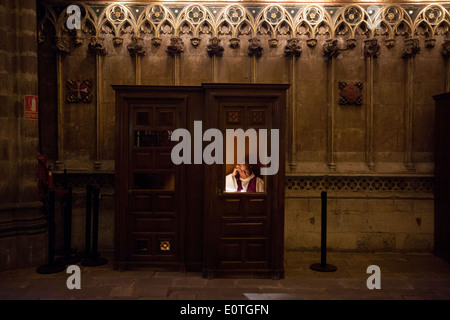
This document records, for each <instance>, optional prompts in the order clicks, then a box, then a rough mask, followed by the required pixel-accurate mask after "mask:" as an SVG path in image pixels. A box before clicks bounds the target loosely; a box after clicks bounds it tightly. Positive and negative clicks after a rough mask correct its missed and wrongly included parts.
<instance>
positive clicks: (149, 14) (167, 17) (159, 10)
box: [137, 4, 176, 39]
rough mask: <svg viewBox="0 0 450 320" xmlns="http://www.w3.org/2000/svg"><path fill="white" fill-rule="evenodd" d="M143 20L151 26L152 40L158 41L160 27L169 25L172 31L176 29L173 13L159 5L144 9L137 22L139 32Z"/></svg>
mask: <svg viewBox="0 0 450 320" xmlns="http://www.w3.org/2000/svg"><path fill="white" fill-rule="evenodd" d="M144 20H146V21H148V23H149V24H150V25H151V26H152V28H153V33H154V34H153V36H154V39H159V37H160V34H161V29H162V26H166V25H170V26H171V28H172V29H175V27H176V19H175V17H174V16H173V13H172V12H171V11H170V10H169V9H167V8H166V7H165V6H164V5H161V4H152V5H149V6H147V7H146V8H145V10H144V12H143V13H142V14H141V15H140V16H139V19H138V21H137V29H138V30H141V28H142V26H144V24H145V22H144ZM172 31H173V30H172Z"/></svg>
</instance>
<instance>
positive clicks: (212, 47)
mask: <svg viewBox="0 0 450 320" xmlns="http://www.w3.org/2000/svg"><path fill="white" fill-rule="evenodd" d="M223 50H224V49H223V47H222V46H221V45H220V39H219V38H217V37H213V38H211V39H210V40H209V44H208V45H207V46H206V51H207V52H208V55H209V56H210V57H213V56H217V57H221V56H222V54H223Z"/></svg>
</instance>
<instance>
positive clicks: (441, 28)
mask: <svg viewBox="0 0 450 320" xmlns="http://www.w3.org/2000/svg"><path fill="white" fill-rule="evenodd" d="M434 34H435V35H445V36H446V37H448V36H450V18H448V19H444V20H443V21H441V22H440V23H439V24H437V25H436V26H435V27H434Z"/></svg>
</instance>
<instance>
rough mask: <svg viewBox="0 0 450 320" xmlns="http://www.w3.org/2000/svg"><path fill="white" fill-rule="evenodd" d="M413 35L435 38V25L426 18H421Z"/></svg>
mask: <svg viewBox="0 0 450 320" xmlns="http://www.w3.org/2000/svg"><path fill="white" fill-rule="evenodd" d="M413 36H425V38H427V39H429V38H434V29H433V27H432V26H431V25H430V24H429V23H428V22H427V21H425V20H421V21H419V22H418V24H417V25H415V26H414V32H413Z"/></svg>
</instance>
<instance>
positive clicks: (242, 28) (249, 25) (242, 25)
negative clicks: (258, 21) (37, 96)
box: [236, 19, 256, 37]
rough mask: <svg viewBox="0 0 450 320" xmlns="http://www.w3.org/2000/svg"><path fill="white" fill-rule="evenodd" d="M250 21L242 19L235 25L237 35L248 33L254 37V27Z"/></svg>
mask: <svg viewBox="0 0 450 320" xmlns="http://www.w3.org/2000/svg"><path fill="white" fill-rule="evenodd" d="M251 22H252V21H249V20H247V19H246V20H243V21H241V22H240V23H239V24H238V25H237V26H236V34H237V36H239V35H249V36H250V37H256V28H255V26H254V24H253V23H251ZM246 27H247V28H248V30H245V28H246Z"/></svg>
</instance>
